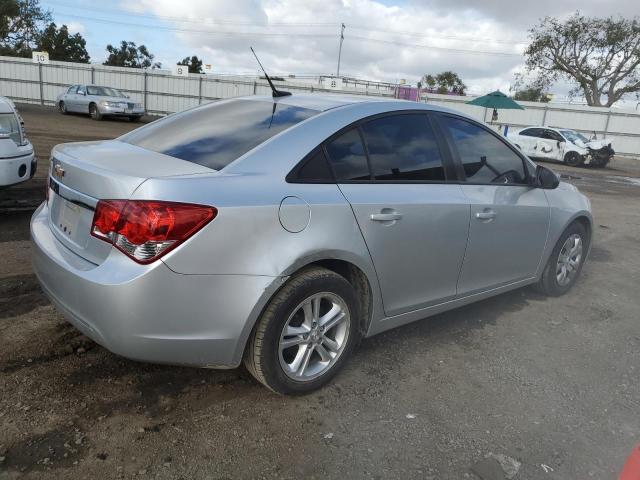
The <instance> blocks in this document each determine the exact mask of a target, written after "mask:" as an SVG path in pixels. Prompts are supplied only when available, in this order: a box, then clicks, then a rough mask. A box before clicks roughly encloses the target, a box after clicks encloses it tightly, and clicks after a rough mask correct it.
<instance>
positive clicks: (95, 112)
mask: <svg viewBox="0 0 640 480" xmlns="http://www.w3.org/2000/svg"><path fill="white" fill-rule="evenodd" d="M89 115H91V118H93V119H94V120H102V113H100V109H99V108H98V106H97V105H96V104H95V103H91V104H90V105H89Z"/></svg>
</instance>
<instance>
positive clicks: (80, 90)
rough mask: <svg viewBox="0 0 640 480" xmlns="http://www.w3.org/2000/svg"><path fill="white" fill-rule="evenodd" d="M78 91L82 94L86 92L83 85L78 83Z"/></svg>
mask: <svg viewBox="0 0 640 480" xmlns="http://www.w3.org/2000/svg"><path fill="white" fill-rule="evenodd" d="M78 93H79V94H80V95H84V94H86V93H87V92H86V90H85V88H84V85H80V86H79V87H78Z"/></svg>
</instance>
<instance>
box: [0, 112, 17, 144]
mask: <svg viewBox="0 0 640 480" xmlns="http://www.w3.org/2000/svg"><path fill="white" fill-rule="evenodd" d="M0 134H1V135H9V138H11V140H13V141H14V142H15V143H16V145H20V142H21V141H22V139H21V138H20V125H19V124H18V119H17V118H16V116H15V115H14V114H13V113H0Z"/></svg>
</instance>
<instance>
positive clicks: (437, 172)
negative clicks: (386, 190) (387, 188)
mask: <svg viewBox="0 0 640 480" xmlns="http://www.w3.org/2000/svg"><path fill="white" fill-rule="evenodd" d="M361 128H362V133H363V136H364V140H365V144H366V146H367V152H368V153H369V160H370V162H371V170H372V172H373V176H374V178H375V179H376V180H421V181H436V182H437V181H444V180H445V175H444V168H443V165H442V157H441V155H440V149H439V147H438V143H437V141H436V137H435V134H434V132H433V129H432V128H431V125H430V123H429V121H428V119H427V117H426V115H424V114H404V115H389V116H384V117H381V118H377V119H375V120H371V121H369V122H367V123H365V124H363V125H362V127H361Z"/></svg>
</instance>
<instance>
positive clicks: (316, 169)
mask: <svg viewBox="0 0 640 480" xmlns="http://www.w3.org/2000/svg"><path fill="white" fill-rule="evenodd" d="M295 180H302V181H308V182H333V181H334V180H333V174H332V173H331V170H330V169H329V164H328V163H327V159H326V158H325V156H324V152H323V151H322V150H321V149H318V150H317V151H316V152H315V153H314V154H312V155H311V156H310V157H309V159H308V160H307V161H306V162H305V163H304V164H303V165H302V167H300V168H299V169H298V171H297V173H296V175H295V178H294V181H295Z"/></svg>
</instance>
